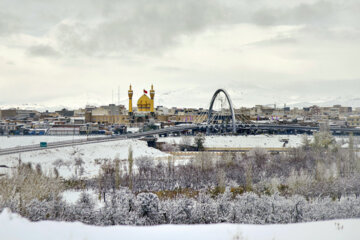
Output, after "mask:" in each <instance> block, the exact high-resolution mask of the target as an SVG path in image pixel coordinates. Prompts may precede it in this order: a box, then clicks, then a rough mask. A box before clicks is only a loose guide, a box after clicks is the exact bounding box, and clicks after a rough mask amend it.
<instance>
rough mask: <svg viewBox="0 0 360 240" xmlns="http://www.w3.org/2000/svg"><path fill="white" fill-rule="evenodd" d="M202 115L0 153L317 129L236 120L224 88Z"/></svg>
mask: <svg viewBox="0 0 360 240" xmlns="http://www.w3.org/2000/svg"><path fill="white" fill-rule="evenodd" d="M219 93H223V94H224V95H225V97H226V100H227V102H228V104H229V115H228V116H222V115H217V114H215V111H214V109H213V107H214V102H215V99H216V97H217V96H218V95H219ZM204 115H206V118H204V119H206V121H203V122H202V123H192V124H182V125H178V126H173V127H168V128H162V129H157V130H151V131H146V132H139V133H128V134H123V135H117V136H111V137H96V138H89V139H78V140H70V141H59V142H51V143H48V145H47V147H46V148H43V147H40V146H39V145H28V146H21V147H14V148H2V149H0V155H8V154H14V153H21V152H30V151H37V150H43V149H49V148H50V149H51V148H60V147H70V146H75V145H84V144H91V143H100V142H110V141H119V140H122V139H129V138H142V137H149V136H156V135H158V136H167V135H169V134H176V135H180V134H196V133H198V132H203V133H206V134H217V133H221V134H224V133H231V134H261V133H270V134H271V133H275V134H297V133H307V134H312V133H313V132H316V131H319V127H309V126H300V125H277V124H256V123H251V122H250V121H241V120H240V121H237V120H236V119H237V118H236V114H235V110H234V106H233V103H232V101H231V98H230V95H229V94H228V93H227V91H226V90H224V89H218V90H217V91H216V92H215V93H214V95H213V97H212V98H211V101H210V107H209V109H208V111H207V112H205V113H204ZM219 119H221V120H224V119H227V120H229V121H221V123H219V121H217V120H219ZM330 132H332V133H333V134H339V135H341V134H342V135H346V134H350V133H353V134H354V135H360V129H359V128H340V127H331V128H330Z"/></svg>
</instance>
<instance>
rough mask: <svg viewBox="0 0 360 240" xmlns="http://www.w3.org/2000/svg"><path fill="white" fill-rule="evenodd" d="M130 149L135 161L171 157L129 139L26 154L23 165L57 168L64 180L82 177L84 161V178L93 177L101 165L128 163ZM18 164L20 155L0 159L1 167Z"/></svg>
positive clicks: (23, 156)
mask: <svg viewBox="0 0 360 240" xmlns="http://www.w3.org/2000/svg"><path fill="white" fill-rule="evenodd" d="M19 140H20V138H19ZM130 146H131V147H132V149H133V156H134V158H137V157H140V156H150V157H154V158H161V157H166V156H168V154H166V153H163V152H161V151H159V150H157V149H155V148H150V147H148V146H147V143H146V142H144V141H140V140H133V139H131V140H130V139H129V140H119V141H112V142H102V143H94V144H86V145H79V146H74V147H65V148H55V149H45V150H40V151H33V152H25V153H22V154H21V155H20V157H21V161H22V162H31V163H32V164H38V163H39V164H40V165H41V167H42V169H43V171H45V172H49V171H52V170H53V169H54V167H56V168H57V169H58V171H59V174H60V176H62V177H64V178H71V177H72V176H78V177H79V176H80V169H79V167H76V165H75V159H79V158H81V159H82V160H83V162H84V163H83V164H82V167H83V168H84V172H83V174H82V175H81V177H92V176H96V175H97V174H98V173H99V168H100V165H101V164H102V163H104V162H105V161H107V160H109V159H111V160H114V159H115V158H116V159H120V160H124V161H125V160H126V159H127V158H128V152H129V151H128V150H129V147H130ZM18 160H19V154H12V155H5V156H0V164H4V165H7V166H9V167H12V166H16V165H17V164H18ZM124 165H126V164H124ZM76 173H77V175H76Z"/></svg>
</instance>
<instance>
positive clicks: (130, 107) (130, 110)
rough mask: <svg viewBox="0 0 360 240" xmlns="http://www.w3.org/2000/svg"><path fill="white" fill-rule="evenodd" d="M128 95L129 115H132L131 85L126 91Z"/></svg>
mask: <svg viewBox="0 0 360 240" xmlns="http://www.w3.org/2000/svg"><path fill="white" fill-rule="evenodd" d="M128 95H129V115H132V113H133V109H132V97H133V90H132V89H131V84H130V89H129V91H128Z"/></svg>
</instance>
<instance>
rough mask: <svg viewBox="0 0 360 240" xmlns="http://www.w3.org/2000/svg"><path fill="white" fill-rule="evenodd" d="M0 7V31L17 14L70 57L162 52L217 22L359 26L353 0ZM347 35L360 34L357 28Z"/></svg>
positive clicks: (132, 0) (135, 0) (156, 0)
mask: <svg viewBox="0 0 360 240" xmlns="http://www.w3.org/2000/svg"><path fill="white" fill-rule="evenodd" d="M0 7H1V8H3V9H5V10H8V12H9V14H8V15H11V16H14V17H13V18H12V20H9V21H7V20H6V19H8V18H7V17H5V16H3V15H2V14H1V13H0V33H1V29H2V28H3V29H9V28H12V27H8V26H11V24H12V23H15V22H16V19H20V22H18V23H17V25H18V26H21V27H18V31H24V32H27V33H29V34H33V35H36V36H38V35H39V34H43V35H44V34H50V35H51V37H52V38H54V39H55V41H56V42H57V46H56V50H57V51H59V52H62V53H64V54H66V55H70V56H77V55H85V56H97V57H102V56H107V57H109V56H110V57H111V56H122V57H123V56H125V55H128V54H134V53H135V54H155V55H156V54H162V53H163V51H164V50H166V49H168V48H170V47H173V46H176V44H178V43H179V42H180V41H181V37H182V36H191V35H193V34H196V33H200V32H202V31H204V30H206V29H208V28H214V27H216V26H221V25H232V24H241V23H250V24H256V25H260V26H265V27H266V26H276V25H305V30H306V31H309V32H311V31H313V32H314V30H312V29H314V28H315V31H316V28H321V29H323V30H322V31H324V32H325V35H326V36H330V37H331V34H330V31H331V30H329V29H330V28H331V27H333V26H338V25H340V26H346V27H350V28H355V29H358V28H359V26H358V22H359V21H360V17H359V14H358V11H357V10H359V9H360V4H359V3H357V1H355V0H351V1H336V0H327V1H313V2H309V1H307V3H302V1H297V0H294V1H286V2H284V1H281V2H277V1H267V0H264V1H236V0H225V1H224V0H196V1H193V0H173V1H168V0H153V1H151V2H149V1H148V0H122V1H115V0H109V1H101V0H92V1H91V2H89V1H86V0H78V1H70V0H64V1H61V2H59V1H41V2H39V1H26V2H25V3H24V2H21V3H20V2H17V1H10V0H4V2H3V3H2V4H1V3H0ZM4 26H5V27H4ZM6 26H7V27H6ZM3 32H4V30H3ZM327 32H329V33H327ZM327 34H329V35H327ZM352 34H353V35H355V36H356V37H359V36H360V33H357V32H355V33H352ZM277 43H278V44H280V43H281V42H280V41H277ZM284 43H288V42H284Z"/></svg>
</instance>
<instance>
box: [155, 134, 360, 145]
mask: <svg viewBox="0 0 360 240" xmlns="http://www.w3.org/2000/svg"><path fill="white" fill-rule="evenodd" d="M189 138H190V142H191V143H193V142H194V137H191V136H189ZM181 139H182V137H166V138H159V140H158V141H159V142H168V143H173V142H175V143H180V142H181V141H182V140H181ZM283 139H287V140H288V144H286V147H299V146H301V144H302V141H303V135H248V136H242V135H241V136H206V137H205V143H204V146H205V147H209V148H211V147H213V148H226V147H228V148H251V147H263V148H281V147H283V144H284V142H282V141H281V140H283ZM308 139H309V140H312V139H313V137H312V136H308ZM335 139H336V141H337V142H339V143H340V144H343V143H346V142H348V139H349V138H348V137H346V136H344V137H335ZM356 139H357V142H359V140H358V137H357V138H356Z"/></svg>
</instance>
